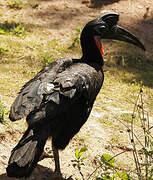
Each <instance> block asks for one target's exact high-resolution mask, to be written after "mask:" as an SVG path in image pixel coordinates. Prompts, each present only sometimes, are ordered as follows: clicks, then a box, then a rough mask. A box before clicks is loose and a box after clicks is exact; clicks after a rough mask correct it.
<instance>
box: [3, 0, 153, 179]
mask: <svg viewBox="0 0 153 180" xmlns="http://www.w3.org/2000/svg"><path fill="white" fill-rule="evenodd" d="M27 2H29V3H27V4H25V6H24V7H22V8H21V9H14V8H10V7H8V6H7V2H6V1H5V0H2V2H0V16H1V24H0V25H2V24H4V23H5V22H8V23H10V24H11V23H12V22H13V23H14V22H16V23H22V24H23V25H24V27H25V29H26V30H27V32H28V33H27V34H28V35H27V36H25V37H21V36H20V37H14V36H12V35H10V34H8V35H1V40H0V48H1V47H3V48H4V49H7V50H8V51H9V52H11V53H12V54H11V53H10V54H9V53H8V54H7V53H6V54H4V55H3V56H0V58H1V59H0V60H2V61H1V62H0V64H1V67H0V82H1V85H0V86H1V87H0V101H1V102H3V103H4V105H5V106H6V109H7V110H9V108H10V106H11V104H12V102H13V100H14V98H15V97H16V95H17V92H18V91H19V89H20V88H21V87H22V85H23V84H24V83H25V82H26V81H28V80H29V79H30V78H31V77H33V75H34V74H36V72H38V71H39V69H40V68H41V67H42V63H41V62H40V60H39V59H42V57H43V58H45V57H46V58H47V57H48V55H49V56H50V55H51V54H55V55H54V57H53V59H54V58H56V57H58V58H59V57H69V56H71V57H79V56H80V51H79V52H78V49H77V48H76V49H75V48H74V49H73V50H72V51H67V50H66V51H65V49H64V50H63V47H64V48H65V46H67V47H68V46H70V45H71V43H72V40H73V39H74V38H73V36H74V34H75V33H76V28H78V27H79V28H81V27H83V26H84V25H85V24H86V23H87V22H88V21H89V20H91V19H93V18H96V17H97V16H99V15H100V13H101V12H102V11H103V10H110V11H114V12H117V13H119V14H120V22H119V24H120V25H122V26H123V27H125V28H127V29H128V30H129V31H131V32H133V33H134V34H135V35H136V36H137V37H139V39H140V40H141V41H142V42H143V43H144V45H145V47H146V49H147V51H146V52H145V53H144V52H141V50H139V49H138V48H133V47H134V46H131V47H129V46H130V45H128V46H125V44H122V43H118V42H115V43H114V44H113V43H111V42H107V41H106V42H104V53H105V55H104V59H105V63H106V64H107V66H106V67H104V71H105V82H104V85H103V88H102V90H101V92H100V94H99V95H98V97H97V100H96V102H95V104H94V108H93V111H92V113H91V115H90V117H89V119H88V121H87V123H86V124H85V125H84V126H83V127H82V129H81V131H80V132H79V133H78V134H77V135H76V136H75V137H74V138H73V139H72V141H71V142H70V144H69V145H68V146H67V147H66V149H65V150H64V151H61V152H60V157H61V168H62V172H63V174H64V176H65V177H66V178H68V177H70V176H72V178H73V179H77V178H79V179H81V175H80V173H79V171H78V170H77V168H76V167H74V163H73V162H72V160H74V158H75V149H77V148H78V149H80V148H81V147H84V146H86V147H87V148H88V151H87V153H86V156H87V157H88V158H87V159H86V160H85V162H84V164H85V166H83V167H82V173H83V174H84V177H85V179H87V178H88V177H89V175H90V174H91V173H92V172H93V171H94V170H95V168H96V167H97V165H98V160H97V157H98V155H101V154H102V153H108V154H111V155H115V154H117V153H120V152H122V151H126V152H125V153H124V154H122V155H121V156H120V157H119V158H118V162H119V167H120V168H122V167H123V166H124V168H127V169H129V168H130V167H134V161H133V159H132V147H131V143H130V141H129V138H128V133H127V127H126V126H125V125H123V124H126V125H127V124H128V122H126V121H123V122H121V120H123V118H124V119H125V118H127V116H129V115H132V112H133V107H134V103H133V102H134V101H135V99H136V96H137V94H138V93H139V85H140V84H141V82H142V83H143V88H144V104H146V109H147V111H148V113H149V119H150V123H153V122H152V121H153V113H152V108H153V106H152V104H153V99H152V97H153V91H152V87H153V84H152V80H151V78H152V77H153V74H152V73H151V71H152V69H151V68H152V66H148V67H147V69H146V71H143V73H141V72H140V71H141V69H142V68H145V67H143V64H144V66H145V63H143V62H139V61H141V60H142V58H140V57H145V61H148V62H149V63H150V62H152V61H153V53H152V48H153V46H152V42H153V36H152V26H153V2H151V1H149V0H145V1H140V0H135V1H134V2H133V1H131V0H116V1H113V0H103V1H101V3H100V4H98V6H94V5H91V4H90V3H89V2H88V1H86V0H85V1H84V0H73V1H72V0H67V1H66V0H39V1H32V2H31V3H30V1H27ZM34 5H36V7H35V8H34V7H33V6H34ZM37 6H38V7H37ZM19 38H20V39H19ZM57 41H58V43H57ZM8 42H9V43H8ZM7 43H8V44H7ZM14 43H15V44H14ZM6 44H7V45H6ZM56 44H57V45H56ZM59 44H60V47H59V46H58V45H59ZM55 45H56V46H58V47H54V48H53V49H52V48H51V47H53V46H55ZM118 47H119V48H118ZM122 47H127V48H128V50H129V51H128V52H125V50H124V49H123V48H122ZM59 48H60V49H59ZM127 54H129V55H130V57H134V55H136V57H137V60H138V63H139V66H138V69H134V68H133V69H130V70H129V69H126V68H125V69H123V68H122V67H120V68H118V69H116V67H114V66H113V65H114V64H113V62H112V61H113V60H114V57H115V58H116V57H117V60H118V61H119V60H120V58H121V61H123V60H124V59H123V57H125V58H126V57H127ZM0 55H1V54H0ZM115 60H116V59H115ZM119 63H120V61H119ZM133 64H134V63H133ZM133 64H132V65H133ZM151 65H152V63H151ZM31 66H32V67H31ZM149 68H150V69H149ZM25 69H26V70H25ZM132 70H133V71H134V72H135V73H133V72H132ZM10 77H11V78H10ZM120 94H121V96H120ZM6 116H7V115H6ZM124 116H125V117H124ZM6 119H8V117H6ZM136 126H137V128H136V132H139V133H140V132H141V131H140V130H141V127H140V126H139V124H136ZM25 129H26V125H25V121H24V120H23V121H21V122H16V123H10V122H9V121H8V120H7V124H0V180H10V179H11V178H8V177H7V175H6V167H7V163H8V158H9V155H10V152H11V150H12V148H13V147H14V146H15V145H16V143H17V142H18V140H19V139H20V137H21V136H22V134H23V132H24V130H25ZM50 147H51V142H50V140H48V141H47V144H46V147H45V149H50ZM129 159H130V160H129ZM127 161H128V163H127ZM53 169H54V162H53V158H44V159H42V160H41V161H40V162H39V165H38V166H37V168H36V169H35V171H34V173H33V174H32V176H31V177H30V178H29V180H30V179H31V180H32V179H37V180H42V179H44V180H48V179H53V178H52V172H53ZM91 179H94V176H93V177H92V178H91Z"/></svg>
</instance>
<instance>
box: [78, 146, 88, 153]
mask: <svg viewBox="0 0 153 180" xmlns="http://www.w3.org/2000/svg"><path fill="white" fill-rule="evenodd" d="M87 150H88V149H87V148H86V147H83V148H81V149H80V153H81V152H83V153H84V152H86V151H87Z"/></svg>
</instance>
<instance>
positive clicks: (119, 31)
mask: <svg viewBox="0 0 153 180" xmlns="http://www.w3.org/2000/svg"><path fill="white" fill-rule="evenodd" d="M103 38H105V39H115V40H120V41H125V42H128V43H131V44H134V45H136V46H138V47H139V48H141V49H143V50H144V51H145V50H146V49H145V47H144V45H143V44H142V43H141V42H140V41H139V39H138V38H137V37H136V36H135V35H133V34H132V33H130V32H128V31H127V30H125V29H123V28H122V27H120V26H118V25H115V26H114V27H112V29H111V33H107V34H106V36H105V35H104V36H103Z"/></svg>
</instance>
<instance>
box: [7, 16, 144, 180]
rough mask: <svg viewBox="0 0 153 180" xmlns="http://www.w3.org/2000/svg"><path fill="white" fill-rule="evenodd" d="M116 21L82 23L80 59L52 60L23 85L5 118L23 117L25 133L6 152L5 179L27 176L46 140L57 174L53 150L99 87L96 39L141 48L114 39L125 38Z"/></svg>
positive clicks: (80, 120)
mask: <svg viewBox="0 0 153 180" xmlns="http://www.w3.org/2000/svg"><path fill="white" fill-rule="evenodd" d="M117 21H118V15H117V14H115V13H106V14H104V15H102V16H101V17H100V18H97V19H95V20H93V21H90V22H89V23H87V25H86V26H85V27H84V29H83V31H82V33H81V46H82V52H83V55H82V58H81V59H59V60H56V61H54V62H53V63H51V64H49V65H48V66H47V67H45V68H44V69H42V70H41V71H40V72H39V73H38V74H37V75H36V76H35V77H34V78H33V79H31V80H30V81H29V82H27V83H26V84H25V85H24V86H23V88H22V89H21V91H20V93H19V95H18V96H17V98H16V100H15V101H14V103H13V105H12V106H11V110H10V115H9V117H10V120H12V121H15V120H19V119H21V118H23V117H26V121H27V123H28V129H27V130H26V132H25V133H24V135H23V137H22V138H21V140H20V141H19V143H18V144H17V145H16V147H15V148H14V149H13V150H12V152H11V156H10V159H9V163H8V167H7V174H8V176H10V177H17V178H20V177H28V176H30V174H31V172H32V170H33V169H34V168H35V167H36V165H37V162H38V161H39V158H40V156H41V154H42V152H43V149H44V146H45V143H46V140H47V139H48V137H49V136H51V137H52V144H53V153H54V156H55V172H56V173H59V174H60V165H59V159H58V149H64V148H65V147H66V146H67V145H68V143H69V141H70V140H71V139H72V138H73V136H74V135H75V134H76V133H77V132H78V131H79V130H80V128H81V127H82V125H83V124H84V123H85V122H86V120H87V119H88V117H89V114H90V112H91V109H92V107H93V103H94V101H95V98H96V96H97V94H98V92H99V91H100V89H101V86H102V84H103V79H104V75H103V70H102V66H103V57H102V44H101V41H100V40H101V38H111V39H120V40H124V41H127V42H130V43H133V44H136V45H137V46H139V47H140V48H142V49H144V46H143V45H142V44H141V43H140V42H139V40H138V39H137V38H136V37H134V36H133V35H131V34H130V33H129V32H127V31H126V33H127V34H128V35H127V34H126V37H124V38H123V36H122V38H120V37H119V36H118V34H120V36H121V35H122V33H123V34H124V35H125V30H124V32H123V31H122V32H117V30H116V29H117V28H118V29H121V28H120V27H118V26H117ZM115 28H116V29H115ZM122 30H123V29H122ZM116 33H118V34H117V35H116V36H118V37H117V38H116V36H115V34H116ZM129 34H130V35H129ZM127 36H129V37H128V39H127ZM130 38H131V39H130Z"/></svg>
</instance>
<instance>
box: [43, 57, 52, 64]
mask: <svg viewBox="0 0 153 180" xmlns="http://www.w3.org/2000/svg"><path fill="white" fill-rule="evenodd" d="M43 60H44V62H45V65H48V64H49V63H51V62H53V59H52V57H51V56H43Z"/></svg>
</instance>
